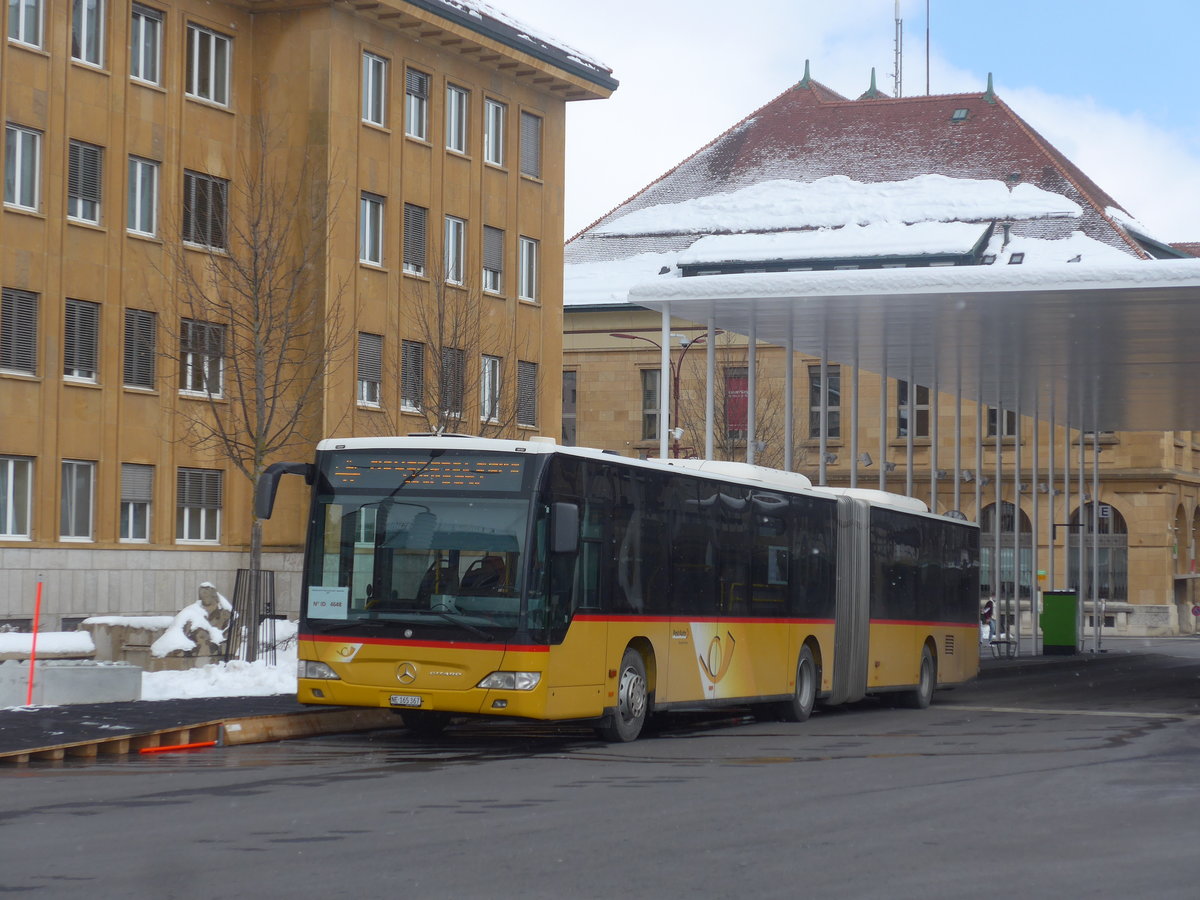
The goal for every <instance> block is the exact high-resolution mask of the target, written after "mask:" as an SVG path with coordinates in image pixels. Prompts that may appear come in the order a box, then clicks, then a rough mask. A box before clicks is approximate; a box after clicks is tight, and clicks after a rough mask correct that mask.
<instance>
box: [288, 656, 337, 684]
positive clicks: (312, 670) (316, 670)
mask: <svg viewBox="0 0 1200 900" xmlns="http://www.w3.org/2000/svg"><path fill="white" fill-rule="evenodd" d="M296 677H297V678H323V679H325V680H326V681H331V680H332V681H336V680H337V677H338V676H337V672H335V671H333V669H331V668H329V666H327V665H325V663H323V662H317V661H316V660H315V659H300V660H297V661H296Z"/></svg>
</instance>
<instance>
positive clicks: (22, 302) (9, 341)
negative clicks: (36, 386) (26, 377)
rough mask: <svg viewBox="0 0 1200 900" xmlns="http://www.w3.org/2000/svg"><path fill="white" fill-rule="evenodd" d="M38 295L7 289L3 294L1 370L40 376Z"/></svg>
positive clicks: (0, 336) (1, 298) (0, 322)
mask: <svg viewBox="0 0 1200 900" xmlns="http://www.w3.org/2000/svg"><path fill="white" fill-rule="evenodd" d="M37 324H38V295H37V294H35V293H33V292H31V291H19V290H15V289H13V288H4V290H3V293H2V294H0V369H12V370H14V371H18V372H25V373H28V374H30V375H36V374H37Z"/></svg>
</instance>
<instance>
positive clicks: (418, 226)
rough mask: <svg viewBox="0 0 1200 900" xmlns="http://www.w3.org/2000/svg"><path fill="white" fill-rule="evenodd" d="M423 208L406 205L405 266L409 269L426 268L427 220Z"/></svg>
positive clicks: (425, 211)
mask: <svg viewBox="0 0 1200 900" xmlns="http://www.w3.org/2000/svg"><path fill="white" fill-rule="evenodd" d="M427 212H428V210H426V209H425V208H424V207H423V206H414V205H413V204H411V203H405V204H404V265H405V266H408V267H409V268H417V269H420V270H424V268H425V247H426V242H425V220H426V213H427Z"/></svg>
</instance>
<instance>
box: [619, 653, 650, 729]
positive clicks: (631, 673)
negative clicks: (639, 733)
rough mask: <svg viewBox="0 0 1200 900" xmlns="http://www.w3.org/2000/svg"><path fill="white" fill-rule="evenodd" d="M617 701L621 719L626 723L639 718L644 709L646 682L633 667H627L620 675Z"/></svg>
mask: <svg viewBox="0 0 1200 900" xmlns="http://www.w3.org/2000/svg"><path fill="white" fill-rule="evenodd" d="M618 700H619V702H620V710H621V718H623V719H624V720H625V721H627V722H628V721H631V720H633V719H636V718H638V717H640V716H641V714H642V712H643V711H644V710H645V708H646V680H645V679H644V678H642V676H641V675H639V674H638V672H637V670H636V669H634V668H633V666H629V667H628V668H626V669H625V671H623V672H622V673H621V687H620V691H619V693H618Z"/></svg>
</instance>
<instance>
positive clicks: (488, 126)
mask: <svg viewBox="0 0 1200 900" xmlns="http://www.w3.org/2000/svg"><path fill="white" fill-rule="evenodd" d="M506 110H507V107H506V106H505V105H504V104H503V103H499V102H497V101H495V100H484V101H483V161H484V162H487V163H491V164H492V165H493V166H502V165H504V114H505V111H506Z"/></svg>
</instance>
